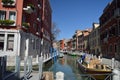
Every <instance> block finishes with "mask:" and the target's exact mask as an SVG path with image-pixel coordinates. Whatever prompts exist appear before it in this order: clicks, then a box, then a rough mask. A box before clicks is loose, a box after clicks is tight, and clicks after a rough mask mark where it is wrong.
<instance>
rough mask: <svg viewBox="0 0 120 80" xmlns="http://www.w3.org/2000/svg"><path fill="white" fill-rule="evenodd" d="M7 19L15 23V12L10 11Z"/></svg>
mask: <svg viewBox="0 0 120 80" xmlns="http://www.w3.org/2000/svg"><path fill="white" fill-rule="evenodd" d="M9 19H10V20H13V21H16V12H13V11H10V12H9Z"/></svg>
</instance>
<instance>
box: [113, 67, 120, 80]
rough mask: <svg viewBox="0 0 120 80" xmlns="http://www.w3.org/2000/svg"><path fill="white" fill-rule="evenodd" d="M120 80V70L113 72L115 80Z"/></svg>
mask: <svg viewBox="0 0 120 80" xmlns="http://www.w3.org/2000/svg"><path fill="white" fill-rule="evenodd" d="M119 79H120V70H119V69H114V70H113V80H119Z"/></svg>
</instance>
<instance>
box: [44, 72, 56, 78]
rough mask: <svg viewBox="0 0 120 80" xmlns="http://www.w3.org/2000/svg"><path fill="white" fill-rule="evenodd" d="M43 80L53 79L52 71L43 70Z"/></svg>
mask: <svg viewBox="0 0 120 80" xmlns="http://www.w3.org/2000/svg"><path fill="white" fill-rule="evenodd" d="M43 77H44V79H43V80H54V75H53V72H49V71H45V72H43Z"/></svg>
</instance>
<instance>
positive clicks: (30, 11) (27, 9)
mask: <svg viewBox="0 0 120 80" xmlns="http://www.w3.org/2000/svg"><path fill="white" fill-rule="evenodd" d="M34 9H35V7H34V5H32V4H28V5H27V7H26V8H23V10H25V12H27V13H28V14H31V13H32V12H34Z"/></svg>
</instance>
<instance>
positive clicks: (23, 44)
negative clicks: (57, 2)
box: [0, 0, 51, 57]
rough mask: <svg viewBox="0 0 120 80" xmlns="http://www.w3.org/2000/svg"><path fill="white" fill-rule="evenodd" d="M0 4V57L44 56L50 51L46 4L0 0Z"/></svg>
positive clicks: (43, 1)
mask: <svg viewBox="0 0 120 80" xmlns="http://www.w3.org/2000/svg"><path fill="white" fill-rule="evenodd" d="M0 3H1V5H0V54H1V55H18V56H21V57H24V56H33V57H36V56H38V55H39V56H40V55H43V56H44V55H46V54H48V53H49V48H50V47H51V7H50V3H49V0H10V1H6V0H0ZM41 52H42V54H41Z"/></svg>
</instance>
